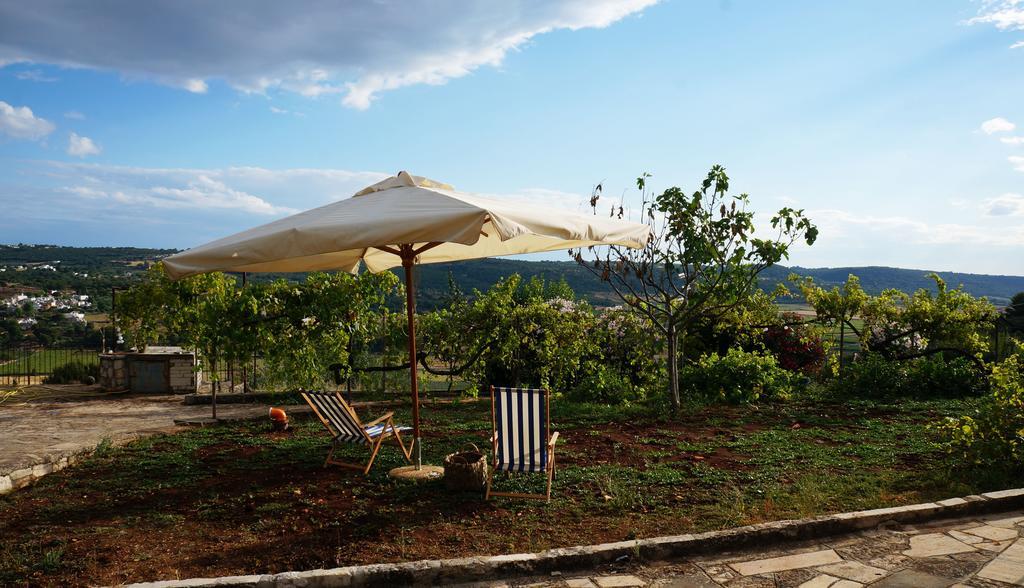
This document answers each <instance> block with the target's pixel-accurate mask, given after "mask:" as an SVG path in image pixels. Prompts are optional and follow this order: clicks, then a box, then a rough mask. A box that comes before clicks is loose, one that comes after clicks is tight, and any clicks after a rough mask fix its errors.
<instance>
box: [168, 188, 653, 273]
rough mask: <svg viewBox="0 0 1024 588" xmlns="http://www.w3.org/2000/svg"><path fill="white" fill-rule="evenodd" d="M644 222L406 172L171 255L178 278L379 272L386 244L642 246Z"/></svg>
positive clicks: (476, 249) (512, 250)
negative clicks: (461, 187) (476, 191)
mask: <svg viewBox="0 0 1024 588" xmlns="http://www.w3.org/2000/svg"><path fill="white" fill-rule="evenodd" d="M648 232H649V228H648V226H647V225H643V224H637V223H631V222H626V221H621V220H618V219H613V218H599V217H596V216H593V215H590V214H584V213H579V212H571V211H564V210H557V209H546V208H543V207H539V206H533V205H529V204H523V203H517V202H513V201H507V200H499V199H495V198H485V197H482V196H476V195H473V194H465V193H462V192H456V191H455V190H454V189H452V187H451V186H449V185H447V184H442V183H440V182H435V181H433V180H428V179H426V178H421V177H418V176H412V175H410V174H408V173H406V172H400V173H399V174H398V175H397V176H392V177H390V178H388V179H386V180H384V181H382V182H379V183H377V184H374V185H372V186H370V187H368V188H364V189H363V190H360V191H359V192H357V193H356V195H355V196H353V197H352V198H348V199H345V200H339V201H338V202H333V203H331V204H328V205H326V206H321V207H320V208H314V209H312V210H307V211H305V212H300V213H298V214H296V215H293V216H289V217H286V218H283V219H280V220H277V221H274V222H271V223H268V224H265V225H262V226H259V227H256V228H253V229H249V230H247V231H242V232H241V233H237V234H234V235H231V236H230V237H225V238H223V239H218V240H216V241H213V242H211V243H207V244H205V245H201V246H199V247H196V248H193V249H189V250H188V251H185V252H183V253H179V254H177V255H172V256H170V257H168V258H167V259H166V260H164V265H165V266H166V268H167V273H168V274H169V275H170V276H171V277H172V278H180V277H184V276H189V275H194V274H200V273H204V272H209V271H214V270H220V271H234V272H306V271H314V270H344V271H349V272H355V271H356V270H357V269H358V267H359V263H360V262H363V263H365V264H366V268H367V269H368V270H370V271H372V272H378V271H381V270H386V269H388V268H392V267H396V266H399V265H401V264H402V260H401V258H400V257H399V256H396V255H394V254H393V253H391V252H388V251H386V250H382V249H380V248H379V247H380V246H397V245H403V244H427V243H440V245H437V246H435V247H433V248H431V249H430V250H427V251H423V252H421V253H420V254H419V255H418V256H417V259H416V263H442V262H447V261H458V260H464V259H476V258H481V257H494V256H499V255H515V254H518V253H533V252H539V251H553V250H559V249H570V248H576V247H585V246H588V245H624V246H628V247H643V246H644V244H645V243H646V242H647V236H648Z"/></svg>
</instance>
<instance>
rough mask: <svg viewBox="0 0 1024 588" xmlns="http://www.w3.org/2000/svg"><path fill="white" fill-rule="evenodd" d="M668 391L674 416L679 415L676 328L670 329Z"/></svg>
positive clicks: (673, 326) (670, 326) (672, 326)
mask: <svg viewBox="0 0 1024 588" xmlns="http://www.w3.org/2000/svg"><path fill="white" fill-rule="evenodd" d="M667 337H668V391H669V395H670V396H671V398H672V415H673V416H675V415H676V414H678V413H679V358H678V351H679V349H678V345H677V343H678V341H677V340H676V327H675V325H669V327H668V334H667Z"/></svg>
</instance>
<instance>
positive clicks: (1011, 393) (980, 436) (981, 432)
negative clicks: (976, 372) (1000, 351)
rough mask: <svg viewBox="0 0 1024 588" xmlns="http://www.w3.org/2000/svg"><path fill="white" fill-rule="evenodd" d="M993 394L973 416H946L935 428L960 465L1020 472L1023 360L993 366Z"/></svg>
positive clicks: (1023, 430)
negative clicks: (960, 460)
mask: <svg viewBox="0 0 1024 588" xmlns="http://www.w3.org/2000/svg"><path fill="white" fill-rule="evenodd" d="M990 381H991V384H992V393H991V395H989V396H987V397H986V398H984V399H983V401H982V402H981V404H979V405H978V407H977V409H976V410H975V411H974V412H973V414H968V415H964V416H961V417H956V418H953V417H948V418H946V420H945V421H944V422H942V423H941V424H940V425H939V426H938V429H939V430H940V431H941V432H942V433H943V435H944V436H945V438H946V440H947V448H948V450H949V451H950V453H952V454H953V455H956V456H957V457H959V458H961V459H962V460H963V463H962V464H961V465H966V466H974V467H983V468H994V469H996V470H1000V471H1006V470H1010V471H1020V470H1021V469H1022V464H1024V361H1022V360H1021V358H1020V357H1018V356H1011V357H1009V358H1008V359H1007V360H1006V361H1004V362H1003V363H1002V364H999V365H997V366H995V368H993V370H992V376H991V377H990Z"/></svg>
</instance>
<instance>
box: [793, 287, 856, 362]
mask: <svg viewBox="0 0 1024 588" xmlns="http://www.w3.org/2000/svg"><path fill="white" fill-rule="evenodd" d="M789 279H790V281H793V282H795V283H796V285H797V287H798V288H799V289H800V293H801V294H802V295H803V297H804V300H806V301H807V304H809V305H811V307H812V308H814V313H815V317H816V320H817V321H818V323H820V324H822V325H823V326H825V327H828V328H830V329H836V328H838V329H839V371H840V373H841V372H842V371H843V367H844V363H845V362H844V357H845V354H844V351H845V349H844V347H845V342H846V331H847V330H850V332H852V333H854V334H856V336H857V337H858V338H861V339H862V338H863V337H862V335H863V333H862V330H861V329H859V328H858V327H857V325H856V324H855V322H854V319H856V318H857V317H858V316H859V315H860V313H861V311H862V310H863V308H864V305H865V304H867V303H868V301H869V300H870V297H869V296H868V294H867V293H866V292H865V291H864V289H863V288H861V285H860V279H859V278H858V277H857V276H855V275H853V274H850V275H849V276H847V278H846V283H844V284H843V287H842V288H840V287H838V286H833V287H832V288H831V289H830V290H825V289H824V288H822V287H821V286H819V285H817V284H815V283H814V280H813V279H811V278H800V277H799V276H797V275H796V274H791V275H790V276H789Z"/></svg>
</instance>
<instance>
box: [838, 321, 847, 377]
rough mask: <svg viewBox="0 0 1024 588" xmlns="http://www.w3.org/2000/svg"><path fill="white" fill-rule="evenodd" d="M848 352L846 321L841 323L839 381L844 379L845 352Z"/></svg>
mask: <svg viewBox="0 0 1024 588" xmlns="http://www.w3.org/2000/svg"><path fill="white" fill-rule="evenodd" d="M844 351H846V321H843V322H841V323H839V379H840V380H842V379H843V364H844V363H845V360H844V358H843V352H844Z"/></svg>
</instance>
